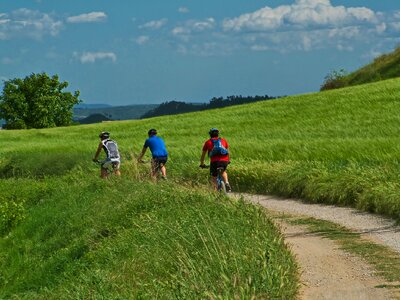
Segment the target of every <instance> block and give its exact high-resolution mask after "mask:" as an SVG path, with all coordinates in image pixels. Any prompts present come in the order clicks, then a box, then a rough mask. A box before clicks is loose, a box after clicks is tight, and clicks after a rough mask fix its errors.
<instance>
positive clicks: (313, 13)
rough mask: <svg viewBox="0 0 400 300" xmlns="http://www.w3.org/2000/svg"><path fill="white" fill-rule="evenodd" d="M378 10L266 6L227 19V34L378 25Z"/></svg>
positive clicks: (322, 1)
mask: <svg viewBox="0 0 400 300" xmlns="http://www.w3.org/2000/svg"><path fill="white" fill-rule="evenodd" d="M376 21H377V17H376V14H375V13H374V11H372V10H370V9H368V8H365V7H350V8H346V7H344V6H333V5H332V4H331V2H330V0H296V1H295V2H294V3H293V4H292V5H281V6H278V7H276V8H271V7H268V6H267V7H264V8H262V9H260V10H257V11H255V12H253V13H247V14H243V15H241V16H239V17H236V18H232V19H226V20H224V22H223V28H224V29H225V30H226V31H244V30H247V31H248V30H250V31H252V30H256V31H275V30H277V29H285V30H287V29H292V30H294V29H306V28H335V27H340V26H348V25H352V24H359V23H375V22H376Z"/></svg>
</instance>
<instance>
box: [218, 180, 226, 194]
mask: <svg viewBox="0 0 400 300" xmlns="http://www.w3.org/2000/svg"><path fill="white" fill-rule="evenodd" d="M218 191H220V192H223V193H224V194H226V186H225V182H224V181H223V180H222V179H220V180H219V181H218Z"/></svg>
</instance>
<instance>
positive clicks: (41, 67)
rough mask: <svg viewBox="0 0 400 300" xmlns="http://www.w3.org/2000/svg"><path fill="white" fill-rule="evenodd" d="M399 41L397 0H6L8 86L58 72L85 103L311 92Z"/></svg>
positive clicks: (2, 43)
mask: <svg viewBox="0 0 400 300" xmlns="http://www.w3.org/2000/svg"><path fill="white" fill-rule="evenodd" d="M398 46H400V1H398V0H364V1H361V0H284V1H276V0H185V1H183V0H168V1H167V0H146V1H144V0H114V1H110V0H84V1H82V0H68V1H65V0H63V1H61V0H0V80H1V87H2V84H3V82H4V81H7V80H10V79H13V78H23V77H25V76H28V75H30V74H32V73H41V72H46V73H47V74H49V75H51V76H52V75H55V74H57V75H58V76H59V78H60V80H61V81H67V82H68V83H69V87H68V90H69V91H75V90H79V91H80V93H81V94H80V98H81V99H82V100H83V101H84V103H87V104H95V103H96V104H97V103H104V104H111V105H130V104H158V103H162V102H165V101H172V100H175V101H185V102H208V101H209V100H210V99H211V98H212V97H226V96H230V95H243V96H255V95H269V96H284V95H293V94H303V93H309V92H315V91H318V90H319V87H320V85H321V84H322V82H323V80H324V77H325V76H326V75H327V74H328V73H329V72H331V71H333V70H340V69H345V70H347V71H349V72H350V71H354V70H356V69H357V68H359V67H361V66H363V65H365V64H367V63H370V62H371V61H373V59H374V57H376V56H378V55H380V54H383V53H387V52H391V51H393V50H394V49H395V48H396V47H398Z"/></svg>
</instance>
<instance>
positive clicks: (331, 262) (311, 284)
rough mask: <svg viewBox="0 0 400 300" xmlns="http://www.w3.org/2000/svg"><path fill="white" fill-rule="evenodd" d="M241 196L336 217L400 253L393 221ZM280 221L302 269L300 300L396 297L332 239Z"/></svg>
mask: <svg viewBox="0 0 400 300" xmlns="http://www.w3.org/2000/svg"><path fill="white" fill-rule="evenodd" d="M235 196H239V195H235ZM242 196H243V197H244V198H245V199H246V200H248V201H251V202H253V203H258V204H260V205H261V206H263V207H266V208H267V209H269V210H272V211H275V212H285V213H289V214H292V215H297V216H309V217H314V218H316V219H321V220H327V221H331V222H335V223H337V224H340V225H343V226H345V227H347V228H349V229H352V230H354V231H358V232H360V233H362V234H363V235H364V236H365V237H367V238H369V239H372V240H374V241H375V242H378V243H381V244H384V245H386V246H389V247H390V248H392V249H394V250H395V251H398V252H400V228H399V227H398V226H396V225H395V224H394V221H392V220H388V219H383V218H380V217H377V216H373V215H370V214H366V213H360V212H359V211H356V210H354V209H349V208H341V207H335V206H327V205H315V204H305V203H302V202H301V201H298V200H288V199H277V198H275V197H270V196H260V195H248V194H243V195H242ZM279 225H280V226H281V228H282V231H283V233H284V235H285V240H286V241H287V243H288V244H289V245H290V247H291V249H292V251H293V253H294V254H295V255H296V257H297V260H298V262H299V265H300V268H301V273H302V274H301V281H302V284H303V285H302V289H301V291H300V299H304V300H308V299H312V300H313V299H318V300H319V299H363V300H364V299H373V300H380V299H396V297H395V296H394V294H392V291H390V290H388V289H384V288H377V286H379V285H383V284H385V283H387V282H385V281H384V280H383V279H382V278H379V277H378V276H376V274H375V273H374V271H373V270H372V268H371V267H370V266H369V265H367V264H366V263H365V262H364V261H363V260H361V259H360V258H358V257H355V256H353V255H350V254H348V253H346V252H344V251H343V250H341V249H339V248H338V246H337V245H336V244H335V243H334V242H333V241H331V240H329V239H323V238H322V237H320V236H317V235H312V234H309V233H308V232H307V230H306V229H305V228H304V227H302V226H293V225H289V224H287V223H283V222H282V221H280V224H279ZM397 295H398V294H397Z"/></svg>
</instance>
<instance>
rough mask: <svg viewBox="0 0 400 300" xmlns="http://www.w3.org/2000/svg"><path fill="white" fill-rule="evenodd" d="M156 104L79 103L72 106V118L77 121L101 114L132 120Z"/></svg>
mask: <svg viewBox="0 0 400 300" xmlns="http://www.w3.org/2000/svg"><path fill="white" fill-rule="evenodd" d="M157 106H158V104H134V105H126V106H112V105H108V104H79V105H76V106H75V107H74V114H73V119H74V120H75V121H78V122H79V121H80V120H83V119H85V118H88V117H89V116H91V115H96V114H102V115H104V116H105V117H106V118H107V119H110V120H134V119H139V118H140V117H141V116H142V115H143V114H145V113H146V112H148V111H150V110H152V109H154V108H156V107H157Z"/></svg>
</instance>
